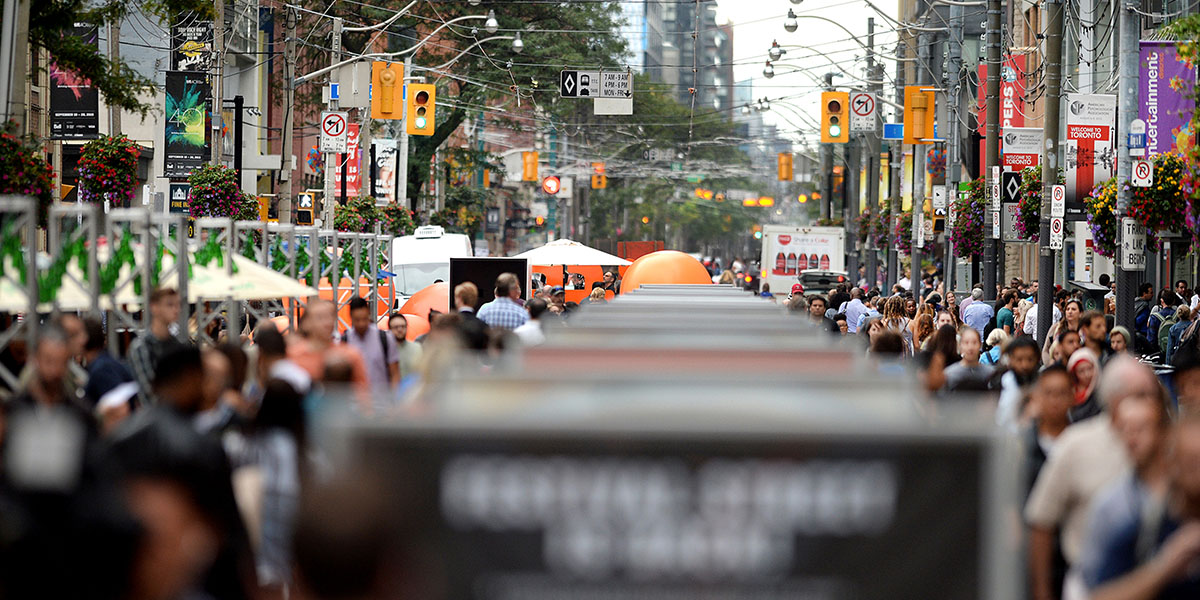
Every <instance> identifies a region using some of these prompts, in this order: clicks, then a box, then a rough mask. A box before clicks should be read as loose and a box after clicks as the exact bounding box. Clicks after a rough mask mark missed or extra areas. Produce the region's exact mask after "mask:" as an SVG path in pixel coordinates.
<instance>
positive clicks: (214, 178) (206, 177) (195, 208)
mask: <svg viewBox="0 0 1200 600" xmlns="http://www.w3.org/2000/svg"><path fill="white" fill-rule="evenodd" d="M188 182H189V183H191V184H192V199H191V205H190V211H191V215H192V218H195V219H198V218H200V217H228V218H231V219H234V220H237V221H255V220H258V202H256V201H255V200H254V198H251V197H250V196H249V195H247V194H245V193H243V192H242V188H241V186H240V185H239V184H238V180H237V172H236V171H234V170H233V169H230V168H229V167H226V166H224V165H202V166H201V167H200V168H199V169H196V170H195V171H192V175H191V177H188Z"/></svg>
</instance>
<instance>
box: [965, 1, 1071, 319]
mask: <svg viewBox="0 0 1200 600" xmlns="http://www.w3.org/2000/svg"><path fill="white" fill-rule="evenodd" d="M987 6H988V11H987V12H988V16H987V130H986V134H987V141H986V144H985V147H986V151H987V168H985V169H984V171H985V173H986V174H987V176H986V179H985V181H986V182H987V183H986V195H987V197H988V199H989V202H988V207H987V210H985V211H984V214H986V215H987V216H986V217H985V218H984V223H983V229H984V234H985V235H984V241H983V297H984V298H985V299H987V300H992V299H995V297H996V271H997V263H1000V262H1003V261H1004V245H1003V242H1001V241H1000V240H997V239H995V238H993V237H992V219H994V218H995V216H994V215H993V214H992V213H993V212H994V211H995V209H996V208H998V207H999V206H1000V199H999V198H992V197H991V196H992V189H993V188H994V187H995V185H994V184H995V183H996V182H995V181H993V173H992V171H993V170H994V169H993V167H997V166H999V165H1000V68H1001V62H1000V15H1001V10H1002V8H1001V1H1000V0H988V5H987ZM1052 10H1053V9H1052ZM1060 31H1061V30H1060ZM1046 41H1047V43H1049V41H1050V40H1049V37H1047V40H1046ZM1059 51H1060V52H1061V51H1062V49H1061V48H1060V49H1059ZM1050 102H1051V100H1049V99H1047V104H1049V103H1050ZM1055 110H1057V109H1055ZM1047 115H1049V113H1047ZM1047 120H1049V118H1048V117H1047ZM1056 123H1057V121H1056ZM1053 172H1054V171H1053V169H1051V173H1053ZM1044 197H1046V198H1049V196H1044ZM1043 212H1046V211H1043ZM1039 323H1040V321H1039Z"/></svg>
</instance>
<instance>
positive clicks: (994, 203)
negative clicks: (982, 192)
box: [988, 177, 1000, 210]
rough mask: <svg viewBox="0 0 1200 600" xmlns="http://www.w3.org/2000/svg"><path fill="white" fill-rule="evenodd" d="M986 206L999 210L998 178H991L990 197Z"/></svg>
mask: <svg viewBox="0 0 1200 600" xmlns="http://www.w3.org/2000/svg"><path fill="white" fill-rule="evenodd" d="M989 200H990V201H989V202H988V207H989V208H990V209H991V210H1000V178H999V177H997V178H995V179H993V180H992V197H991V198H990V199H989Z"/></svg>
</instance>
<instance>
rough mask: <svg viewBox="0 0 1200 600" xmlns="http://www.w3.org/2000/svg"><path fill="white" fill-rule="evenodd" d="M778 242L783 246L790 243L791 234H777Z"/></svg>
mask: <svg viewBox="0 0 1200 600" xmlns="http://www.w3.org/2000/svg"><path fill="white" fill-rule="evenodd" d="M779 243H780V245H783V246H786V245H788V244H790V243H792V236H790V235H781V236H779Z"/></svg>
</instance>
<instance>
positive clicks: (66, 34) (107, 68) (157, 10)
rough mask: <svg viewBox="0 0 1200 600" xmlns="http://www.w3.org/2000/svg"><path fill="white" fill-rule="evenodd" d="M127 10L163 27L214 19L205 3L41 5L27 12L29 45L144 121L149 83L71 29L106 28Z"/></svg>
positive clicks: (76, 0)
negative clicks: (82, 25) (175, 22)
mask: <svg viewBox="0 0 1200 600" xmlns="http://www.w3.org/2000/svg"><path fill="white" fill-rule="evenodd" d="M131 10H137V11H138V12H140V13H142V14H143V15H146V16H147V17H149V18H151V19H152V20H153V19H157V20H161V21H162V22H164V23H167V22H169V21H170V20H171V19H176V18H180V17H182V16H184V15H192V16H195V17H197V18H201V19H211V18H213V16H214V15H215V12H214V9H213V3H212V2H205V1H204V0H138V1H137V2H134V1H133V0H102V1H101V2H99V3H96V2H90V1H88V0H40V1H38V2H31V3H30V6H29V29H28V31H29V43H30V44H31V45H33V46H34V47H35V48H43V49H45V50H47V51H49V52H50V55H51V56H52V57H53V60H54V62H55V63H56V64H57V65H58V67H59V68H62V69H65V70H68V71H73V72H76V73H78V74H79V75H81V76H83V77H85V78H87V79H88V80H90V81H91V82H92V84H93V85H95V86H96V88H97V89H98V90H100V93H101V94H102V95H103V96H104V99H105V101H106V102H107V103H109V104H112V105H115V106H119V107H121V108H122V109H124V110H128V111H130V112H134V113H137V114H139V115H141V116H143V117H145V116H146V115H148V114H149V113H150V111H151V110H152V109H153V108H154V107H153V106H152V105H151V104H147V103H144V102H142V97H145V96H149V95H152V94H153V93H154V90H155V85H154V81H153V80H152V79H148V78H146V77H143V76H142V75H140V74H138V73H137V71H135V70H133V69H132V68H131V67H130V66H129V65H128V64H127V63H126V62H124V61H123V60H116V61H113V60H109V58H108V57H107V52H106V49H101V48H99V47H98V46H97V45H96V44H92V43H89V41H88V40H85V39H83V38H81V37H78V36H76V35H75V28H74V27H75V23H97V24H102V23H110V22H113V21H115V20H119V19H121V18H123V17H124V16H125V15H127V14H129V13H130V11H131Z"/></svg>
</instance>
